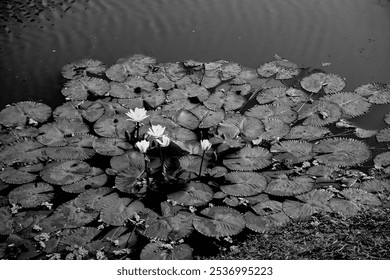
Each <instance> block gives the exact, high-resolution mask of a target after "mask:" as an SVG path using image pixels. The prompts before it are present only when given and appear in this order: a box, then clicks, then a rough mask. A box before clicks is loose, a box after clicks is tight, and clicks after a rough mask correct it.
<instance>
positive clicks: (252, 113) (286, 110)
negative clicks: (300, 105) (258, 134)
mask: <svg viewBox="0 0 390 280" xmlns="http://www.w3.org/2000/svg"><path fill="white" fill-rule="evenodd" d="M245 116H248V117H255V118H258V119H260V120H264V119H270V118H272V119H280V120H282V121H283V122H284V123H293V122H294V121H295V120H296V119H297V116H298V114H297V113H296V112H295V111H293V110H292V109H291V108H290V107H289V106H275V105H256V106H253V107H252V108H251V109H249V110H248V111H246V112H245Z"/></svg>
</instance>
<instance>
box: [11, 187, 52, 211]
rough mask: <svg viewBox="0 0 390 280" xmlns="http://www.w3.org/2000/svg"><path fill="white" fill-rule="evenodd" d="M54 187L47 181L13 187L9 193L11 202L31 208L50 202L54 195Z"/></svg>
mask: <svg viewBox="0 0 390 280" xmlns="http://www.w3.org/2000/svg"><path fill="white" fill-rule="evenodd" d="M53 190H54V189H53V187H52V186H50V185H49V184H46V183H30V184H25V185H21V186H19V187H17V188H16V189H13V190H12V191H11V192H10V193H9V202H10V203H11V204H18V205H21V206H22V207H26V208H30V207H36V206H39V205H41V203H43V202H49V201H50V200H51V199H52V198H53V197H54V193H53Z"/></svg>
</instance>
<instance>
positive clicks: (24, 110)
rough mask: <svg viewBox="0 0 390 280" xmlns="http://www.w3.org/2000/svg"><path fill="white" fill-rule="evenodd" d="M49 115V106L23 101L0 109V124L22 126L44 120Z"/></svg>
mask: <svg viewBox="0 0 390 280" xmlns="http://www.w3.org/2000/svg"><path fill="white" fill-rule="evenodd" d="M50 116H51V108H50V107H49V106H47V105H46V104H43V103H37V102H31V101H23V102H18V103H15V104H13V105H10V106H6V107H5V108H4V109H3V110H1V111H0V124H2V125H4V126H6V127H15V126H24V125H26V124H35V123H36V122H38V123H43V122H45V121H46V120H47V119H48V118H49V117H50Z"/></svg>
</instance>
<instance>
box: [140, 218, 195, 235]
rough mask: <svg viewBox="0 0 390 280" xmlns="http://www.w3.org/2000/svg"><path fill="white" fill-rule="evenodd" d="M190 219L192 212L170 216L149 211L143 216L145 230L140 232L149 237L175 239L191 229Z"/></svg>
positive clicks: (187, 233)
mask: <svg viewBox="0 0 390 280" xmlns="http://www.w3.org/2000/svg"><path fill="white" fill-rule="evenodd" d="M140 216H141V217H142V216H143V215H142V214H141V215H140ZM192 219H193V214H191V213H189V212H185V211H179V212H178V213H176V214H175V215H171V216H160V215H158V214H156V213H154V212H152V211H149V212H148V213H147V218H145V230H142V231H141V234H142V235H144V236H146V237H148V238H150V239H157V240H164V241H167V240H172V241H177V240H180V239H182V238H184V237H186V236H188V235H189V234H190V233H191V232H192V231H193V229H194V228H193V226H192Z"/></svg>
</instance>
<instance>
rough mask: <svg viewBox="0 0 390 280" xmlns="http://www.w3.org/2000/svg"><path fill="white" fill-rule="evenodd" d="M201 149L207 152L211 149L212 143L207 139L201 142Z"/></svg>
mask: <svg viewBox="0 0 390 280" xmlns="http://www.w3.org/2000/svg"><path fill="white" fill-rule="evenodd" d="M200 147H201V148H202V151H207V150H208V149H210V148H211V143H210V141H209V140H207V139H203V140H201V141H200Z"/></svg>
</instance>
